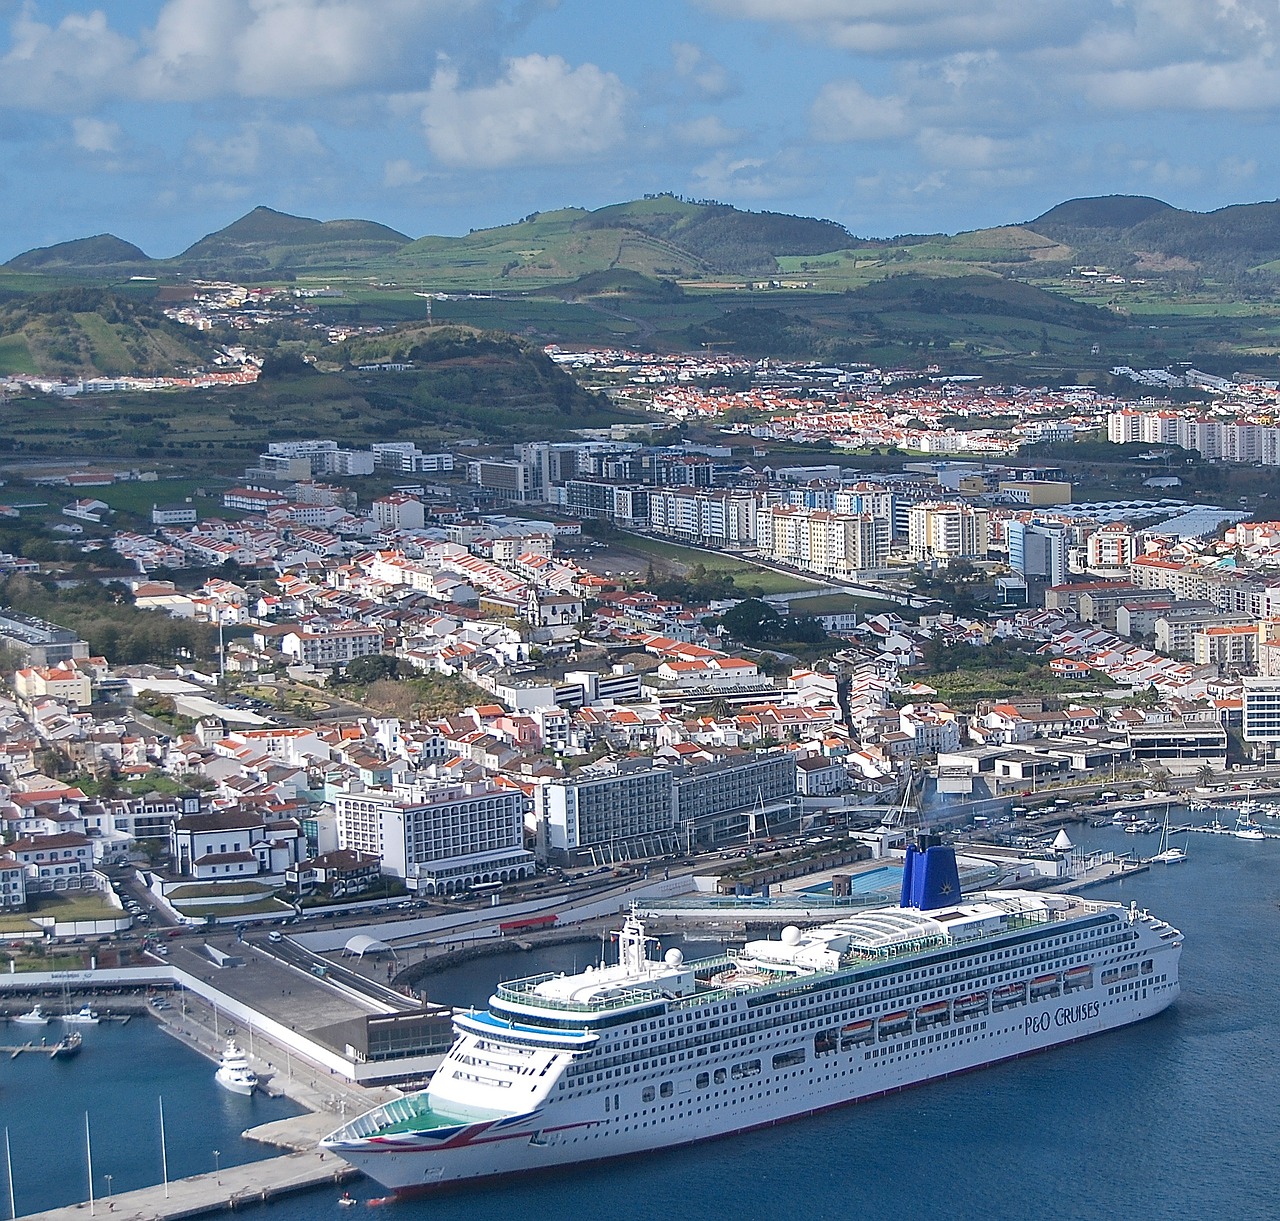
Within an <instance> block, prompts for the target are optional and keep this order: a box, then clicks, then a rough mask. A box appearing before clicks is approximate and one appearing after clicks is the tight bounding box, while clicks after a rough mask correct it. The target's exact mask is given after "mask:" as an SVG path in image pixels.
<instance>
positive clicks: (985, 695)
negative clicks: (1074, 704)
mask: <svg viewBox="0 0 1280 1221" xmlns="http://www.w3.org/2000/svg"><path fill="white" fill-rule="evenodd" d="M909 675H910V677H911V678H912V679H913V680H914V681H916V682H921V683H924V684H925V685H926V686H929V687H932V688H933V689H934V690H935V691H937V693H938V698H939V699H940V700H942V701H943V702H944V703H947V704H950V705H952V707H955V708H958V709H962V710H965V709H971V708H972V707H973V706H974V705H975V704H976V703H977V702H978V701H979V700H994V699H1005V698H1008V697H1009V696H1011V695H1013V694H1015V693H1016V694H1021V695H1049V696H1073V695H1077V696H1078V695H1084V694H1087V693H1091V692H1095V691H1097V690H1098V689H1099V687H1103V686H1106V685H1107V682H1108V680H1107V679H1106V678H1105V677H1104V676H1102V675H1099V674H1091V675H1089V677H1088V678H1083V679H1074V678H1061V677H1059V676H1058V675H1057V674H1054V673H1053V672H1052V671H1051V670H1050V669H1049V667H1048V666H1036V667H1032V668H1028V669H1026V670H1002V669H998V668H996V669H989V670H958V671H953V672H952V673H949V674H932V675H930V674H918V673H917V672H916V671H914V670H913V671H910V672H909Z"/></svg>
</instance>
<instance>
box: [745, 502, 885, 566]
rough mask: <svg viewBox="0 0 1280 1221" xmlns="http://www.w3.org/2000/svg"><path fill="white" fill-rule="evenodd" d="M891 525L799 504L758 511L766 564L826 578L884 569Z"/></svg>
mask: <svg viewBox="0 0 1280 1221" xmlns="http://www.w3.org/2000/svg"><path fill="white" fill-rule="evenodd" d="M891 531H892V523H891V522H890V521H889V520H888V519H887V518H878V517H873V516H872V515H871V514H870V513H858V514H853V513H835V512H830V511H828V510H825V509H802V508H799V507H797V506H795V505H766V506H761V507H760V508H759V509H758V510H757V511H756V546H757V547H758V548H759V550H760V553H761V555H762V556H764V557H765V558H767V559H771V560H775V561H777V562H778V563H781V564H790V565H792V566H793V567H796V568H803V569H805V570H806V571H809V572H817V573H822V574H824V575H826V576H847V575H851V574H853V573H857V572H865V571H868V570H871V569H875V568H881V567H883V566H884V564H885V563H887V561H888V558H889V540H890V533H891Z"/></svg>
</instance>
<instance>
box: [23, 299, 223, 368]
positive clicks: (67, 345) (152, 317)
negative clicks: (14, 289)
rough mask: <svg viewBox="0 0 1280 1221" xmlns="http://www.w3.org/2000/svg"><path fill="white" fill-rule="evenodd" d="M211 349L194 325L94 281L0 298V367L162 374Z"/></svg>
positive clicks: (200, 359) (198, 360)
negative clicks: (171, 318)
mask: <svg viewBox="0 0 1280 1221" xmlns="http://www.w3.org/2000/svg"><path fill="white" fill-rule="evenodd" d="M211 356H212V351H211V350H210V349H209V348H208V347H206V346H205V345H204V343H203V341H202V339H201V336H200V333H199V332H197V331H193V330H192V329H191V328H190V327H184V326H179V325H178V324H177V323H173V322H170V321H169V319H167V318H166V317H165V316H164V315H163V314H162V313H160V312H159V311H158V310H155V309H153V308H152V307H151V306H149V305H146V304H142V303H140V302H137V301H134V300H131V299H129V298H126V297H121V296H118V295H117V294H115V293H111V292H108V291H107V290H105V289H99V288H67V289H60V290H58V291H56V292H52V293H44V294H41V295H38V296H31V297H21V298H18V299H16V300H12V301H8V302H5V303H3V304H0V372H4V373H36V374H40V375H43V376H46V377H96V376H108V377H110V376H123V375H127V374H133V375H138V376H152V377H163V376H167V375H170V374H175V373H180V372H182V371H184V370H186V369H190V368H192V367H193V366H198V365H204V364H206V363H207V361H208V360H209V358H210V357H211Z"/></svg>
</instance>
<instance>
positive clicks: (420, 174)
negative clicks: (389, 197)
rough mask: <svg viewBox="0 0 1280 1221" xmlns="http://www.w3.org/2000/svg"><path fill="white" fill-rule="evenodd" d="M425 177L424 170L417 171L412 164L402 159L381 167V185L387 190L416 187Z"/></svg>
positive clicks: (398, 158)
mask: <svg viewBox="0 0 1280 1221" xmlns="http://www.w3.org/2000/svg"><path fill="white" fill-rule="evenodd" d="M426 176H427V173H426V171H425V170H420V169H417V168H416V167H415V166H414V164H413V162H411V161H409V160H408V159H407V158H404V157H397V158H395V159H394V160H392V161H388V162H387V163H386V164H385V165H384V166H383V167H382V185H383V186H384V187H386V188H387V189H388V190H395V189H396V187H412V186H416V185H417V184H418V183H420V182H421V181H422V180H423V179H424V178H425V177H426Z"/></svg>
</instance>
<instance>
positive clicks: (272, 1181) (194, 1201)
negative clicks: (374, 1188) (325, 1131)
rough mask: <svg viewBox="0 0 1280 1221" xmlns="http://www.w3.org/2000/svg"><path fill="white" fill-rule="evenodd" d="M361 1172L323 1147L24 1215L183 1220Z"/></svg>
mask: <svg viewBox="0 0 1280 1221" xmlns="http://www.w3.org/2000/svg"><path fill="white" fill-rule="evenodd" d="M358 1173H359V1172H358V1171H357V1170H356V1169H355V1168H354V1167H353V1166H349V1165H348V1164H347V1163H346V1162H344V1161H342V1159H341V1158H336V1157H333V1156H332V1155H326V1154H324V1153H322V1152H320V1151H319V1150H318V1149H310V1150H308V1151H306V1152H300V1153H289V1154H285V1155H284V1156H283V1157H273V1158H270V1159H268V1160H267V1161H265V1162H248V1163H246V1164H245V1165H243V1166H227V1167H225V1168H224V1169H221V1170H219V1171H217V1172H215V1173H211V1174H197V1175H193V1176H192V1177H191V1178H187V1179H175V1180H174V1181H173V1182H171V1183H170V1184H169V1185H168V1187H165V1186H164V1185H163V1184H160V1185H158V1186H155V1187H143V1188H140V1189H139V1190H138V1191H129V1192H121V1193H120V1194H118V1195H114V1196H109V1197H106V1198H100V1199H97V1200H95V1201H94V1204H93V1207H92V1209H91V1208H90V1206H89V1204H88V1203H87V1202H86V1203H81V1204H72V1205H68V1206H66V1207H64V1208H52V1209H50V1210H49V1211H47V1212H42V1213H31V1214H29V1216H27V1217H25V1218H23V1221H85V1218H87V1217H95V1218H96V1217H104V1218H106V1217H110V1218H112V1221H116V1219H117V1218H118V1219H119V1221H177V1219H178V1218H181V1217H198V1216H201V1215H202V1214H204V1213H213V1212H221V1211H223V1210H224V1209H234V1208H242V1207H244V1206H246V1205H249V1204H265V1203H267V1202H268V1201H270V1200H275V1199H279V1198H280V1197H281V1196H287V1195H293V1194H294V1193H295V1192H300V1191H310V1190H312V1189H313V1188H317V1187H323V1186H325V1185H333V1186H334V1187H335V1189H336V1188H337V1185H338V1184H340V1183H344V1182H346V1181H347V1180H349V1179H352V1178H355V1177H356V1175H357V1174H358Z"/></svg>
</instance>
